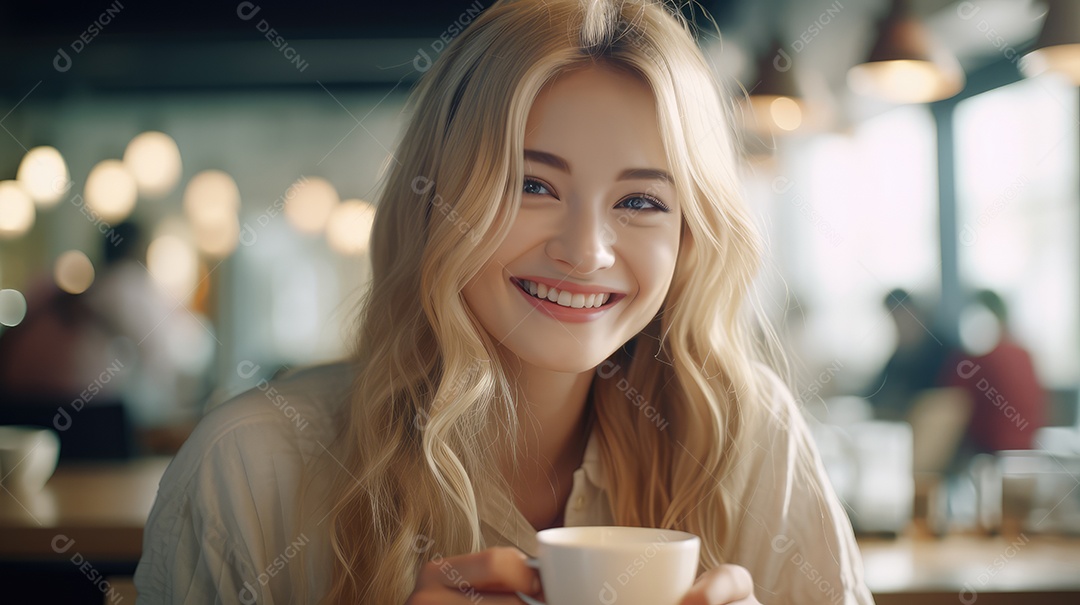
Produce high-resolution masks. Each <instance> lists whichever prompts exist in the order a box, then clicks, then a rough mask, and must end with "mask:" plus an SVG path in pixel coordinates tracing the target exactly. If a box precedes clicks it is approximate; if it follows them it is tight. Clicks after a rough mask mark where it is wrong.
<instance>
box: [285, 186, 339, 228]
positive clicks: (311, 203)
mask: <svg viewBox="0 0 1080 605" xmlns="http://www.w3.org/2000/svg"><path fill="white" fill-rule="evenodd" d="M291 189H292V191H291V194H292V197H291V198H289V196H288V195H287V196H286V198H287V199H288V202H287V203H286V204H285V217H286V218H287V219H288V220H289V222H290V223H292V225H293V227H296V229H297V230H298V231H300V232H301V233H311V234H314V233H319V232H320V231H322V230H323V229H325V228H326V221H327V220H328V219H329V218H330V213H331V212H332V211H333V210H334V207H335V206H337V205H338V201H339V199H340V198H338V192H337V190H336V189H334V186H333V185H331V184H330V182H329V181H327V180H326V179H323V178H320V177H317V176H313V177H302V178H300V179H299V180H298V181H296V182H295V183H293V184H292V187H291Z"/></svg>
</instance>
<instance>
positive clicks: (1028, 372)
mask: <svg viewBox="0 0 1080 605" xmlns="http://www.w3.org/2000/svg"><path fill="white" fill-rule="evenodd" d="M960 328H961V330H960V335H961V342H962V344H963V351H960V352H958V353H957V354H954V355H953V356H952V357H951V358H950V360H949V362H948V363H947V364H946V365H945V366H944V367H943V369H942V375H941V376H942V381H943V382H945V383H946V384H947V385H949V386H954V387H959V388H962V389H964V390H965V391H966V392H967V393H968V395H969V396H970V398H971V401H972V403H973V404H974V406H973V408H972V416H971V423H970V425H969V426H968V430H967V433H966V435H965V439H964V444H963V446H962V452H961V456H962V457H963V458H964V459H965V460H966V459H967V458H969V457H970V456H973V455H975V454H979V453H992V452H997V451H1001V450H1018V449H1019V450H1023V449H1031V448H1032V447H1033V446H1034V444H1033V442H1032V440H1033V439H1034V436H1035V431H1036V430H1038V429H1039V428H1041V427H1042V426H1043V425H1044V423H1045V418H1046V402H1047V397H1046V392H1045V391H1044V390H1043V387H1042V385H1041V384H1040V383H1039V379H1038V376H1037V375H1036V372H1035V365H1034V363H1033V362H1032V360H1031V355H1030V354H1029V353H1028V352H1027V350H1026V349H1024V347H1023V346H1021V345H1020V343H1018V342H1017V341H1016V340H1015V339H1014V338H1013V335H1012V333H1011V332H1010V331H1009V313H1008V308H1007V306H1006V304H1005V301H1004V299H1002V298H1001V296H1000V295H999V294H997V293H996V292H993V291H991V290H980V291H979V292H977V293H976V294H975V295H974V297H973V300H972V302H971V303H970V304H969V305H968V307H967V308H966V309H965V310H964V313H963V317H962V321H961V326H960ZM961 462H962V461H961Z"/></svg>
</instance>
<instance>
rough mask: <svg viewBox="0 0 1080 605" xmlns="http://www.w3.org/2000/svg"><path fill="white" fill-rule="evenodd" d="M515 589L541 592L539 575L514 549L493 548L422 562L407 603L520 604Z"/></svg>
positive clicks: (429, 604)
mask: <svg viewBox="0 0 1080 605" xmlns="http://www.w3.org/2000/svg"><path fill="white" fill-rule="evenodd" d="M514 591H521V592H523V593H525V594H527V595H537V594H539V593H540V576H539V575H538V574H537V573H536V570H535V569H532V568H531V567H529V566H528V565H526V564H525V555H524V554H523V553H522V552H521V551H520V550H518V549H516V548H509V547H493V548H489V549H487V550H482V551H480V552H477V553H470V554H466V555H458V556H454V557H446V558H439V559H434V560H432V561H428V562H427V563H424V565H423V567H421V568H420V574H419V577H418V578H417V580H416V588H415V589H414V590H413V593H412V595H410V596H409V599H408V600H407V601H406V602H405V603H406V605H444V604H445V605H452V604H453V605H456V604H461V605H473V604H474V603H476V602H477V600H478V599H477V597H478V596H482V597H483V601H484V603H490V604H495V605H521V599H519V598H517V596H516V595H515V594H514Z"/></svg>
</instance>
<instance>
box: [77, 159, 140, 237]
mask: <svg viewBox="0 0 1080 605" xmlns="http://www.w3.org/2000/svg"><path fill="white" fill-rule="evenodd" d="M84 195H85V197H86V204H87V205H88V206H89V207H90V209H91V210H93V211H95V212H97V213H98V214H99V215H100V216H101V218H102V219H104V220H106V221H109V222H118V221H122V220H124V219H125V218H127V216H128V215H129V214H131V211H132V209H134V208H135V201H136V199H137V198H138V195H139V191H138V186H137V185H136V184H135V177H133V176H132V175H131V172H129V171H128V169H127V166H125V165H124V163H123V162H121V161H120V160H102V161H101V162H98V164H97V166H94V168H93V170H91V171H90V176H88V177H86V189H85V191H84Z"/></svg>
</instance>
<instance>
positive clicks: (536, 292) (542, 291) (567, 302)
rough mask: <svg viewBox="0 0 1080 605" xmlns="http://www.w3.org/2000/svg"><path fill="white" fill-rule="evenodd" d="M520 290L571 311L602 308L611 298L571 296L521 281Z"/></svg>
mask: <svg viewBox="0 0 1080 605" xmlns="http://www.w3.org/2000/svg"><path fill="white" fill-rule="evenodd" d="M521 286H522V288H523V289H524V290H525V291H526V292H528V293H529V294H532V295H533V296H535V297H537V298H543V299H547V300H549V301H551V302H553V303H555V304H557V305H560V306H563V307H570V308H572V309H584V308H589V309H591V308H596V307H600V306H603V305H604V304H605V303H607V301H608V300H609V299H610V298H611V294H610V293H604V294H572V293H570V292H567V291H565V290H559V289H558V288H552V287H550V286H548V285H546V284H541V283H537V282H532V281H529V280H526V279H523V280H521Z"/></svg>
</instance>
